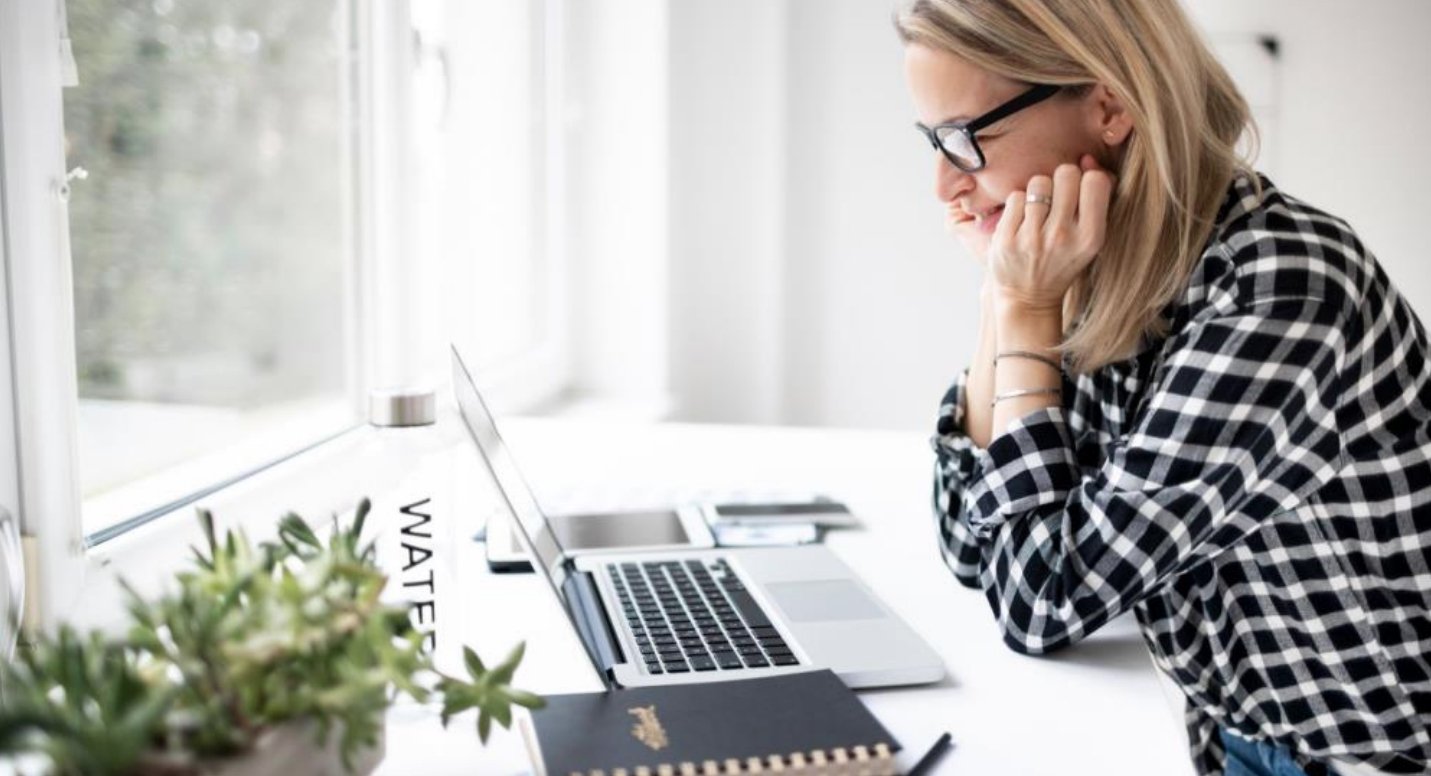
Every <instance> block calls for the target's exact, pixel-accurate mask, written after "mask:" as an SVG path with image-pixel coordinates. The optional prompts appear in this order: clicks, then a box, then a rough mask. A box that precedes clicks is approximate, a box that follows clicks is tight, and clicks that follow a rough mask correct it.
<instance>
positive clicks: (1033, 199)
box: [1024, 194, 1053, 206]
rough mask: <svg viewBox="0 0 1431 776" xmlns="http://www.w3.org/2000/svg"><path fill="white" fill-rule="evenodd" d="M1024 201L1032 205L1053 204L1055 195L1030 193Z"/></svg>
mask: <svg viewBox="0 0 1431 776" xmlns="http://www.w3.org/2000/svg"><path fill="white" fill-rule="evenodd" d="M1024 202H1026V203H1028V204H1030V205H1049V206H1052V205H1053V197H1050V196H1048V195H1047V194H1029V195H1027V196H1025V197H1024Z"/></svg>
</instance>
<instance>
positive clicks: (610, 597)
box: [452, 346, 944, 687]
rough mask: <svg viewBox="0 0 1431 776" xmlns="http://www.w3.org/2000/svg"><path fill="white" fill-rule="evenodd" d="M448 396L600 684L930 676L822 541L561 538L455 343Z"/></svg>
mask: <svg viewBox="0 0 1431 776" xmlns="http://www.w3.org/2000/svg"><path fill="white" fill-rule="evenodd" d="M452 365H453V388H454V391H455V393H456V396H457V404H458V407H459V409H460V410H461V413H462V418H463V421H464V422H465V423H466V425H467V430H468V432H470V433H471V435H472V440H473V441H474V442H475V443H476V445H477V449H478V451H479V452H480V453H481V458H482V460H483V462H484V463H485V464H486V466H487V469H488V470H489V472H490V473H491V474H492V479H493V482H494V483H495V484H496V486H497V490H498V491H499V492H500V494H501V496H502V498H503V499H504V500H505V501H506V505H507V507H508V508H509V509H510V511H511V515H512V517H513V518H514V519H515V523H516V525H517V526H518V528H519V529H520V530H519V533H520V534H521V536H522V539H523V543H524V546H525V548H526V550H527V552H528V553H529V555H530V557H531V560H532V567H533V568H534V570H535V571H536V572H537V573H538V574H541V575H542V576H544V577H545V578H546V579H547V581H548V582H550V584H551V587H552V589H553V591H555V593H556V596H557V598H558V599H559V601H560V602H561V605H562V607H563V608H564V609H565V610H566V612H567V615H568V616H569V617H570V618H571V621H572V624H573V626H574V627H575V629H576V631H577V634H578V635H579V636H580V638H581V641H582V644H583V645H584V646H585V647H586V651H587V654H588V656H589V657H590V658H591V660H592V662H593V664H595V666H596V668H597V670H598V671H599V672H600V673H601V675H602V678H603V681H605V682H606V684H607V686H609V687H648V686H653V685H665V684H683V683H693V682H709V681H719V680H723V679H738V678H755V677H760V676H769V675H774V674H781V673H788V672H794V671H809V670H812V669H818V668H828V669H831V670H833V671H834V672H835V673H836V674H838V675H839V676H840V678H841V679H843V680H844V681H845V683H846V684H848V685H849V686H851V687H889V686H896V685H909V684H925V683H930V682H937V681H939V680H940V679H941V678H943V676H944V663H943V661H942V660H940V658H939V655H938V654H936V653H935V652H934V650H933V649H932V648H930V646H929V645H928V644H927V643H925V641H924V640H923V639H922V638H921V637H920V636H919V635H918V634H917V633H915V632H914V630H913V629H912V628H910V627H909V625H907V624H906V623H905V622H903V621H902V620H900V619H899V618H898V617H897V616H895V614H894V613H893V612H891V611H890V610H889V608H888V607H886V606H885V605H884V604H883V603H881V602H880V600H879V599H878V598H877V597H876V596H875V594H874V593H873V592H872V591H871V590H870V589H869V588H868V587H867V586H865V584H864V583H863V582H861V581H860V579H859V578H858V577H857V576H856V575H855V573H854V571H853V570H851V569H850V568H849V567H848V566H846V565H845V564H844V562H843V561H841V560H840V559H839V558H838V557H837V556H836V555H835V554H834V553H833V552H831V551H830V550H829V549H828V548H827V547H825V546H824V545H823V544H807V545H798V546H791V547H749V548H747V547H741V548H733V547H732V548H727V547H712V548H702V549H671V548H663V549H651V550H643V551H628V550H617V551H612V552H610V553H605V552H597V553H592V552H584V553H580V554H573V553H570V552H568V551H566V550H565V549H564V548H563V546H562V544H561V541H560V540H559V538H558V537H559V534H558V532H557V531H556V530H554V528H553V523H552V521H551V520H550V519H549V517H548V516H547V515H546V514H544V513H543V511H542V507H541V505H540V503H539V502H538V501H537V499H536V497H535V495H534V494H533V493H532V491H531V489H530V488H529V487H528V486H527V483H526V481H525V479H524V478H523V477H522V474H521V472H520V470H519V469H518V468H517V464H516V461H515V460H514V459H513V457H512V454H511V451H510V450H509V449H508V448H507V446H506V444H504V443H503V441H502V436H501V434H500V433H498V430H497V425H496V422H495V421H494V420H493V418H492V414H491V413H490V412H489V411H488V409H487V405H486V403H485V402H484V401H483V400H482V396H481V394H480V393H478V391H477V386H476V384H475V383H474V382H473V380H472V375H471V374H470V373H469V372H468V370H467V367H466V365H465V364H464V363H463V361H462V356H461V355H460V354H459V353H458V350H457V348H456V347H455V346H454V347H453V348H452Z"/></svg>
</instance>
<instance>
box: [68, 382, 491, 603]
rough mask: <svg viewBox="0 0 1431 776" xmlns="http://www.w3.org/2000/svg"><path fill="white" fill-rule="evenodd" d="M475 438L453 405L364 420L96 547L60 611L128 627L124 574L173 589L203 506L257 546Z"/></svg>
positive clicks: (152, 587) (390, 484)
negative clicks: (282, 527) (280, 526)
mask: <svg viewBox="0 0 1431 776" xmlns="http://www.w3.org/2000/svg"><path fill="white" fill-rule="evenodd" d="M465 434H466V432H465V431H464V430H463V428H462V425H461V423H460V422H459V421H458V420H457V419H456V409H455V408H452V407H442V408H441V409H440V410H439V418H438V423H437V424H436V425H433V426H423V427H417V428H406V429H386V428H384V429H380V428H376V427H373V426H368V425H363V426H360V427H358V428H356V429H354V430H352V431H350V432H348V433H346V434H342V435H340V436H338V437H336V438H334V439H332V440H330V441H329V442H326V443H324V444H321V445H318V446H316V447H314V448H312V449H310V450H307V451H305V452H303V453H301V454H299V455H297V456H294V457H293V458H292V459H290V460H288V461H284V462H283V463H281V464H278V465H276V466H273V467H271V468H269V469H266V470H264V471H262V472H259V473H257V474H255V475H253V476H252V477H248V478H246V479H244V480H241V481H240V482H237V483H235V484H233V485H231V486H229V487H227V488H224V489H222V490H219V491H216V492H214V493H213V494H210V495H209V496H206V497H205V498H203V499H201V500H200V501H199V502H197V503H196V504H190V505H188V506H185V507H181V508H178V509H176V510H174V511H173V512H170V513H167V514H163V515H160V516H158V517H156V518H155V519H153V520H151V521H150V522H148V523H146V524H144V525H142V526H139V527H137V528H135V529H133V530H131V531H128V532H126V533H124V534H122V535H120V536H118V537H116V538H114V539H111V540H110V541H107V542H105V543H104V544H102V545H99V546H98V547H94V548H92V549H90V550H88V551H87V552H86V561H87V562H86V563H85V564H84V568H85V579H84V584H83V585H82V593H81V596H80V600H79V601H76V602H70V603H69V604H68V605H65V604H61V606H62V608H63V611H62V613H61V615H60V617H61V619H62V620H65V621H68V622H71V623H74V624H76V625H80V626H88V627H100V628H112V627H117V626H119V625H120V624H122V623H123V622H124V611H125V607H124V605H123V596H122V593H121V588H120V586H119V585H118V580H119V579H123V580H125V581H126V582H127V583H128V584H129V585H130V586H131V587H133V588H134V589H135V590H136V591H137V592H139V593H140V594H141V595H145V596H149V595H154V594H156V593H158V592H160V591H161V590H163V589H164V588H165V586H166V585H167V583H168V580H169V579H171V578H172V576H173V574H174V573H175V572H176V571H178V570H180V569H181V568H183V567H184V565H185V564H186V563H187V562H188V560H189V559H190V558H191V557H192V553H191V552H190V550H189V548H190V547H197V546H201V545H202V544H203V542H204V538H203V532H202V530H201V529H200V526H199V521H198V519H197V517H196V514H197V513H196V510H197V509H199V508H204V509H208V510H210V511H211V512H212V513H213V515H214V521H215V525H216V528H217V530H218V531H219V533H220V535H222V532H223V531H225V530H227V529H241V530H243V531H244V532H245V533H246V534H247V535H248V537H249V538H250V539H252V540H254V541H255V542H257V541H262V540H264V539H268V538H272V537H273V536H274V528H275V527H276V525H277V523H278V520H279V518H281V517H282V516H283V515H285V514H287V513H289V512H296V513H298V514H299V515H302V516H303V517H304V518H305V519H307V520H308V521H309V522H310V523H320V522H326V521H327V520H330V519H332V518H333V517H334V516H335V515H336V516H339V517H343V516H347V515H350V514H351V513H352V512H353V510H354V509H356V508H357V506H358V504H359V502H360V501H361V500H362V499H363V498H364V497H368V498H372V499H377V498H380V497H381V496H383V495H384V494H385V493H388V492H390V491H392V490H393V489H394V488H396V487H397V486H398V485H399V484H401V483H402V482H403V480H404V479H405V478H407V477H409V476H410V475H411V474H412V472H414V471H415V470H416V469H417V468H418V467H419V466H420V464H421V462H422V460H423V458H424V455H425V454H426V453H432V452H437V451H440V450H442V449H444V448H447V447H451V446H452V445H453V444H455V443H457V442H459V441H461V440H462V439H463V438H465Z"/></svg>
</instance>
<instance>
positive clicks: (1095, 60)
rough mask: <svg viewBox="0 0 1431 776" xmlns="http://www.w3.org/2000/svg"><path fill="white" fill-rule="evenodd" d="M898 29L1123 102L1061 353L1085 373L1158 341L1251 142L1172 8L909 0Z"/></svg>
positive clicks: (1215, 72) (1215, 66)
mask: <svg viewBox="0 0 1431 776" xmlns="http://www.w3.org/2000/svg"><path fill="white" fill-rule="evenodd" d="M895 27H896V28H897V30H898V32H899V35H900V38H901V39H902V40H903V41H904V42H905V43H906V44H918V45H922V46H926V47H929V48H933V49H940V50H944V51H948V52H949V53H952V54H954V55H956V56H958V57H960V58H962V59H965V60H967V61H969V62H971V63H973V64H974V65H977V66H978V67H981V68H983V69H985V70H988V71H990V72H992V73H995V74H997V75H1001V76H1004V77H1007V78H1011V79H1014V80H1018V81H1023V82H1027V83H1033V84H1058V85H1062V86H1072V87H1082V88H1080V89H1074V90H1073V93H1074V94H1078V93H1080V92H1086V89H1087V88H1088V87H1090V86H1091V85H1093V84H1103V85H1105V86H1107V87H1108V89H1109V90H1110V91H1111V92H1112V93H1113V94H1114V95H1116V96H1117V97H1118V98H1119V100H1120V101H1121V102H1122V104H1123V106H1124V108H1125V110H1127V111H1128V114H1129V116H1130V117H1131V118H1132V123H1133V132H1132V134H1130V135H1129V136H1128V139H1127V140H1126V141H1125V143H1124V144H1123V146H1122V148H1121V150H1120V151H1118V152H1116V153H1117V154H1118V155H1117V156H1116V157H1114V158H1112V159H1109V160H1105V161H1108V162H1110V163H1111V164H1112V165H1113V169H1114V171H1115V172H1116V173H1117V176H1118V183H1117V187H1116V189H1115V191H1114V195H1113V200H1112V204H1111V205H1110V207H1109V214H1108V231H1107V240H1106V242H1105V243H1104V245H1103V249H1102V250H1101V251H1100V252H1099V255H1098V257H1097V258H1096V259H1095V260H1094V261H1093V264H1092V265H1091V266H1090V268H1089V270H1088V272H1087V273H1086V275H1085V276H1084V277H1083V278H1081V279H1080V280H1079V281H1078V282H1077V283H1075V285H1074V287H1073V288H1072V289H1070V293H1069V296H1068V297H1067V298H1066V300H1065V306H1064V320H1065V321H1066V322H1071V321H1077V323H1076V324H1074V325H1071V326H1070V327H1068V328H1067V331H1066V332H1065V338H1064V342H1063V350H1064V352H1065V353H1067V354H1068V356H1069V360H1070V362H1071V364H1072V367H1073V368H1074V369H1075V370H1076V371H1080V372H1084V371H1090V370H1093V369H1097V368H1099V367H1101V366H1104V365H1106V364H1109V363H1112V362H1115V361H1120V360H1123V359H1126V358H1129V357H1130V356H1132V355H1133V354H1135V353H1136V352H1137V351H1138V349H1139V348H1140V346H1141V345H1142V344H1143V343H1145V342H1146V341H1151V340H1155V339H1157V338H1161V337H1163V336H1165V335H1166V334H1167V327H1168V322H1167V321H1165V320H1163V318H1162V315H1161V313H1162V311H1163V309H1164V308H1165V307H1166V306H1167V305H1168V304H1169V303H1170V302H1172V301H1173V300H1174V299H1176V298H1177V297H1178V296H1179V295H1181V293H1182V291H1183V289H1184V287H1185V286H1186V284H1187V281H1188V277H1189V275H1190V273H1191V272H1192V270H1193V267H1194V266H1195V265H1196V263H1197V260H1198V257H1199V256H1200V254H1201V252H1202V248H1203V244H1204V242H1205V241H1206V240H1207V237H1208V234H1209V232H1210V231H1211V229H1212V226H1213V220H1214V218H1215V217H1216V215H1217V211H1218V207H1219V205H1221V203H1222V200H1223V198H1224V196H1225V195H1226V193H1227V189H1228V186H1229V184H1230V183H1231V182H1232V179H1233V176H1234V175H1235V174H1237V173H1238V172H1242V173H1244V174H1249V175H1250V174H1251V173H1252V170H1251V166H1250V164H1249V163H1248V162H1247V161H1246V160H1244V159H1242V158H1241V157H1240V156H1239V155H1238V152H1237V148H1236V147H1237V143H1238V140H1239V139H1240V138H1241V137H1242V135H1243V132H1244V130H1246V131H1247V132H1248V133H1249V139H1251V140H1252V141H1253V143H1254V144H1255V141H1256V128H1255V127H1254V126H1253V124H1252V119H1251V114H1250V112H1249V110H1248V107H1247V102H1246V101H1245V100H1244V99H1243V98H1242V95H1241V94H1240V93H1239V92H1238V91H1237V87H1236V86H1235V85H1234V84H1233V82H1232V79H1231V78H1230V77H1229V76H1228V75H1227V71H1226V70H1224V69H1223V67H1222V65H1221V64H1219V63H1218V61H1217V60H1216V59H1215V58H1214V57H1213V55H1212V53H1211V52H1210V51H1209V50H1208V48H1207V46H1206V44H1204V43H1203V41H1202V39H1201V37H1200V36H1199V35H1198V33H1197V31H1196V29H1195V28H1194V27H1193V25H1192V23H1191V22H1190V21H1189V20H1188V18H1187V17H1186V15H1184V13H1183V11H1182V8H1181V7H1179V5H1178V2H1177V0H913V2H911V3H909V4H907V5H906V6H905V7H903V8H902V9H901V10H899V11H898V12H897V13H896V15H895ZM1253 147H1255V145H1254V146H1253ZM1050 172H1052V171H1050ZM1252 177H1253V180H1254V181H1255V180H1256V177H1255V176H1252Z"/></svg>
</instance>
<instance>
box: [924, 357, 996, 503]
mask: <svg viewBox="0 0 1431 776" xmlns="http://www.w3.org/2000/svg"><path fill="white" fill-rule="evenodd" d="M968 380H969V372H968V371H967V370H965V371H964V372H962V373H961V374H960V375H959V376H958V377H957V378H955V380H954V384H953V385H951V386H949V390H948V391H946V392H945V394H944V398H943V399H942V400H941V401H940V402H939V420H938V422H937V423H936V424H935V432H934V436H932V437H930V439H929V446H930V447H932V448H933V449H934V453H935V455H937V456H938V459H939V474H940V479H941V480H942V485H943V487H944V488H946V489H947V488H950V487H952V488H956V489H957V490H958V491H960V492H962V491H963V490H964V489H965V488H966V487H968V485H969V483H970V482H973V481H974V480H976V479H978V477H979V459H980V457H981V455H982V454H983V452H984V450H983V448H981V447H979V446H978V445H975V444H974V441H973V440H971V439H970V438H969V436H968V434H966V433H965V431H964V405H965V401H966V396H965V384H966V383H967V382H968Z"/></svg>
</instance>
